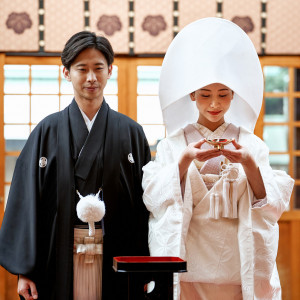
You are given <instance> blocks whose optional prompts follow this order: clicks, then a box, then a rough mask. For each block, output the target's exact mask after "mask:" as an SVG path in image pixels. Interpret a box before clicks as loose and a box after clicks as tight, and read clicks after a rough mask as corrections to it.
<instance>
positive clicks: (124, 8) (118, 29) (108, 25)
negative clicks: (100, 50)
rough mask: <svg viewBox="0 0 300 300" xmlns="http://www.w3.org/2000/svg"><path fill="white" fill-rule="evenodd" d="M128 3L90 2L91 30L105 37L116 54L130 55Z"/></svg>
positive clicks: (124, 0) (92, 0)
mask: <svg viewBox="0 0 300 300" xmlns="http://www.w3.org/2000/svg"><path fill="white" fill-rule="evenodd" d="M128 26H129V25H128V1H126V0H102V1H99V0H90V29H91V31H93V32H96V33H97V34H100V35H104V36H105V37H106V38H108V39H109V41H110V42H111V44H112V47H113V49H114V51H115V52H116V53H124V54H126V53H128V49H129V45H128V43H129V32H128Z"/></svg>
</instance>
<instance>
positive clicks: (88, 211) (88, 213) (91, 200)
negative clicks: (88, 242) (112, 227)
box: [76, 189, 105, 236]
mask: <svg viewBox="0 0 300 300" xmlns="http://www.w3.org/2000/svg"><path fill="white" fill-rule="evenodd" d="M100 191H101V189H100V190H99V192H98V193H97V194H90V195H87V196H85V197H83V196H81V195H80V193H79V192H78V191H76V192H77V194H78V195H79V197H80V200H79V202H78V203H77V206H76V211H77V216H78V218H79V219H80V220H81V221H82V222H87V223H88V224H89V236H95V222H99V221H101V220H102V218H103V217H104V215H105V205H104V201H101V200H100V198H99V193H100Z"/></svg>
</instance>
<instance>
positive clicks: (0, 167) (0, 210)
mask: <svg viewBox="0 0 300 300" xmlns="http://www.w3.org/2000/svg"><path fill="white" fill-rule="evenodd" d="M4 63H5V54H4V53H0V124H1V125H0V183H1V184H0V227H1V224H2V219H3V214H4V170H5V165H4V159H5V155H4V151H5V149H4V147H5V145H4ZM5 278H6V276H5V270H4V269H3V268H2V267H0V300H5V293H6V280H5Z"/></svg>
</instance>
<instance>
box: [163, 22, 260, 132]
mask: <svg viewBox="0 0 300 300" xmlns="http://www.w3.org/2000/svg"><path fill="white" fill-rule="evenodd" d="M212 83H221V84H224V85H226V86H227V87H229V88H230V89H232V90H233V91H234V98H233V100H232V102H231V106H230V109H229V110H228V112H227V113H226V115H225V120H226V122H230V123H233V124H235V125H236V126H243V127H245V128H247V129H248V130H250V131H253V130H254V126H255V123H256V121H257V118H258V115H259V112H260V109H261V105H262V99H263V74H262V69H261V65H260V62H259V58H258V55H257V53H256V50H255V48H254V45H253V44H252V42H251V40H250V38H249V37H248V35H247V34H246V33H245V32H244V31H243V30H242V29H241V28H240V27H239V26H237V25H236V24H234V23H232V22H230V21H228V20H224V19H220V18H205V19H200V20H198V21H195V22H193V23H191V24H189V25H187V26H186V27H184V28H183V29H182V30H181V31H180V32H179V33H178V35H177V36H176V37H175V38H174V40H173V41H172V43H171V44H170V46H169V48H168V50H167V53H166V55H165V58H164V61H163V64H162V70H161V75H160V82H159V97H160V104H161V109H162V113H163V118H164V123H165V125H166V128H167V132H168V134H171V133H172V132H174V131H175V130H176V129H179V128H182V127H184V126H185V125H187V124H188V123H194V122H196V121H197V119H198V115H199V111H198V109H197V107H196V104H195V102H193V101H191V99H190V95H189V94H190V93H191V92H193V91H195V90H197V89H199V88H202V87H204V86H206V85H209V84H212Z"/></svg>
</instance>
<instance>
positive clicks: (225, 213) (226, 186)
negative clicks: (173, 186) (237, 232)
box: [222, 179, 230, 218]
mask: <svg viewBox="0 0 300 300" xmlns="http://www.w3.org/2000/svg"><path fill="white" fill-rule="evenodd" d="M229 190H230V183H229V181H228V180H226V179H225V180H224V181H223V201H222V208H223V211H222V217H223V218H229V204H230V196H229Z"/></svg>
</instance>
